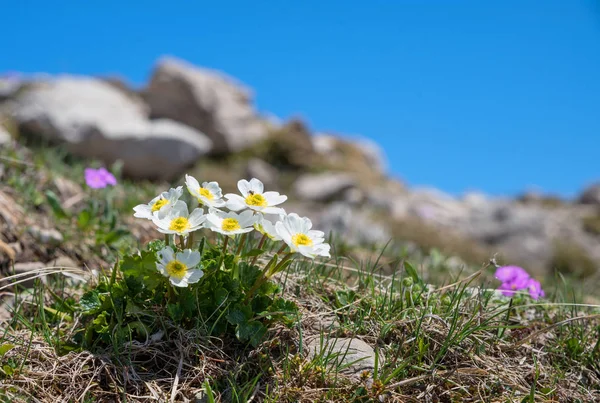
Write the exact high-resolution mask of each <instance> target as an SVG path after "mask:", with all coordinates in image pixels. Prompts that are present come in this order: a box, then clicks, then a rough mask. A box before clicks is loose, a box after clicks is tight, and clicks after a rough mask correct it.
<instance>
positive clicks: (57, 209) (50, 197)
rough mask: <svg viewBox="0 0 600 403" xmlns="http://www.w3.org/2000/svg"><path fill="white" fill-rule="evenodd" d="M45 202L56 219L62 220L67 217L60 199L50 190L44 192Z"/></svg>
mask: <svg viewBox="0 0 600 403" xmlns="http://www.w3.org/2000/svg"><path fill="white" fill-rule="evenodd" d="M46 200H47V201H48V205H50V208H51V209H52V212H53V213H54V215H55V216H56V218H59V219H62V218H67V217H68V216H69V215H68V214H67V212H66V211H65V209H64V208H63V206H62V204H61V203H60V199H59V198H58V196H57V195H56V193H54V192H53V191H51V190H46Z"/></svg>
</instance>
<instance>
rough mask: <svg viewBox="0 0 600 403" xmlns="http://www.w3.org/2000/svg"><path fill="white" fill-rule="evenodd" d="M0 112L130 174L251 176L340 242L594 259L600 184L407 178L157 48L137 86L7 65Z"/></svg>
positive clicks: (583, 270) (39, 138)
mask: <svg viewBox="0 0 600 403" xmlns="http://www.w3.org/2000/svg"><path fill="white" fill-rule="evenodd" d="M0 122H2V125H0V144H6V143H8V142H11V141H14V140H17V141H19V142H21V141H27V142H28V143H29V144H47V143H48V144H63V145H64V146H65V147H66V148H67V149H68V150H69V151H70V152H71V153H73V154H75V155H77V156H80V157H84V158H89V159H95V160H100V161H103V162H104V163H105V164H112V163H114V162H115V161H120V162H122V164H123V172H124V174H125V175H127V176H128V177H130V178H134V179H150V180H176V179H178V178H179V177H180V176H181V175H182V174H183V173H184V172H186V171H189V170H191V171H192V172H194V173H195V174H197V175H198V176H199V177H203V178H210V179H215V180H219V181H220V182H222V184H223V186H224V187H233V186H234V185H235V181H236V180H237V179H238V178H240V177H258V178H260V179H261V180H262V181H263V182H265V183H266V184H267V186H269V187H276V188H277V189H278V190H281V191H284V192H286V193H288V194H289V195H290V196H291V199H292V200H293V201H294V204H293V208H295V209H296V210H299V211H300V212H302V211H306V212H308V211H310V212H311V214H310V215H311V216H312V217H315V218H316V219H317V221H319V222H318V224H317V225H318V226H319V227H321V228H323V229H325V230H333V231H334V232H335V233H336V234H338V235H339V236H340V237H341V238H342V239H343V240H344V241H345V242H346V243H348V244H370V245H383V244H385V243H386V242H387V241H388V240H389V239H390V238H391V237H393V238H394V239H396V240H399V241H407V242H409V245H410V244H412V245H414V246H416V247H422V248H432V247H435V248H438V249H441V250H443V251H445V252H448V253H453V254H458V255H459V256H460V257H461V258H462V259H463V260H465V261H467V262H469V263H476V264H477V263H480V262H483V261H484V260H485V259H487V258H488V257H490V256H492V255H493V254H495V253H498V254H499V255H500V256H501V258H502V259H503V260H505V261H510V262H514V263H520V264H523V265H526V266H528V267H529V268H530V269H532V270H537V271H541V270H547V271H551V270H554V269H559V270H560V271H562V272H567V273H571V274H576V275H578V276H591V275H597V271H598V270H597V268H598V267H599V266H600V264H599V262H600V247H599V246H600V184H597V185H594V186H590V188H588V189H585V190H584V191H583V192H582V194H581V197H580V198H579V199H578V200H575V201H565V200H558V199H553V198H549V197H544V196H543V195H531V194H528V195H525V196H523V197H522V198H520V199H519V200H508V199H492V198H489V197H487V196H485V195H482V194H475V193H472V194H467V195H465V196H464V197H462V198H455V197H451V196H449V195H446V194H444V193H442V192H440V191H437V190H435V189H409V188H407V187H406V186H405V185H404V184H403V183H402V182H400V181H399V180H397V179H395V178H393V177H391V176H389V174H388V172H387V171H386V161H385V156H384V153H383V151H382V150H381V149H380V148H379V147H378V146H377V145H376V144H374V143H373V142H371V141H369V140H366V139H349V138H347V137H343V136H339V135H335V134H329V133H327V134H325V133H313V132H312V131H311V130H310V129H309V128H308V127H307V126H306V125H305V124H304V123H303V122H302V121H299V120H291V121H289V122H287V123H284V124H279V123H275V122H273V121H272V120H269V119H268V118H266V117H264V116H261V115H260V114H259V113H258V112H257V111H256V109H255V108H254V106H253V103H252V91H251V90H249V89H248V88H246V87H245V86H244V85H243V84H241V83H239V82H237V81H236V80H235V79H233V78H230V77H227V76H225V75H224V74H222V73H220V72H216V71H211V70H207V69H203V68H199V67H195V66H192V65H190V64H188V63H186V62H184V61H181V60H177V59H174V58H163V59H161V60H159V61H158V62H157V65H156V66H155V68H154V71H153V73H152V76H151V78H150V80H149V82H148V84H147V85H146V86H145V87H144V88H142V89H141V90H134V89H132V88H128V87H127V85H125V84H123V83H120V82H116V81H115V80H109V79H105V78H95V77H79V76H71V75H62V76H53V77H49V76H42V75H40V76H34V77H31V78H27V79H24V78H19V77H18V76H11V77H5V78H3V79H0ZM315 211H316V212H318V213H315Z"/></svg>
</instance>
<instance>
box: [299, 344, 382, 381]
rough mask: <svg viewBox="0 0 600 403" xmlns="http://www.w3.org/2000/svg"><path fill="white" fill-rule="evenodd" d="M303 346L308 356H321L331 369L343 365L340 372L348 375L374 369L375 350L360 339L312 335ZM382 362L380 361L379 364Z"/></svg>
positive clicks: (353, 375)
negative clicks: (327, 337)
mask: <svg viewBox="0 0 600 403" xmlns="http://www.w3.org/2000/svg"><path fill="white" fill-rule="evenodd" d="M305 346H306V349H307V351H308V355H309V357H310V358H314V357H319V358H321V359H322V360H323V361H324V362H326V363H327V365H328V366H330V368H331V369H335V368H338V367H339V366H344V367H345V368H344V369H342V370H341V371H340V373H342V374H344V375H347V376H350V377H359V376H360V375H361V373H362V372H364V371H369V372H370V373H372V372H373V370H374V369H375V351H374V350H373V348H372V347H371V346H370V345H368V344H367V343H365V342H364V341H362V340H360V339H350V338H330V339H326V338H321V337H313V338H309V339H308V340H307V341H306V345H305ZM379 358H382V356H381V355H380V357H379ZM382 364H383V363H382V361H380V362H379V365H380V366H381V365H382Z"/></svg>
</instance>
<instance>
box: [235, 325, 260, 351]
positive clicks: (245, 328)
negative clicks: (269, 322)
mask: <svg viewBox="0 0 600 403" xmlns="http://www.w3.org/2000/svg"><path fill="white" fill-rule="evenodd" d="M266 333H267V328H266V327H265V325H263V324H262V323H260V322H259V321H257V320H252V321H249V322H243V323H241V324H239V325H238V327H237V330H236V336H237V338H238V339H239V340H240V341H250V344H252V346H253V347H257V346H258V345H259V344H260V342H261V341H262V339H263V337H264V336H265V334H266Z"/></svg>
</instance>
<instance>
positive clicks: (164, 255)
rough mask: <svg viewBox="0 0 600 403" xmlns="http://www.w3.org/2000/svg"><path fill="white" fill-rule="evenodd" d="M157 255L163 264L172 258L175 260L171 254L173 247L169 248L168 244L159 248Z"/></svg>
mask: <svg viewBox="0 0 600 403" xmlns="http://www.w3.org/2000/svg"><path fill="white" fill-rule="evenodd" d="M158 257H159V259H160V262H161V263H162V264H164V265H165V266H166V265H167V264H169V262H171V261H172V260H175V255H174V254H173V249H171V248H170V247H169V246H167V247H165V248H162V249H161V250H159V251H158Z"/></svg>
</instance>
